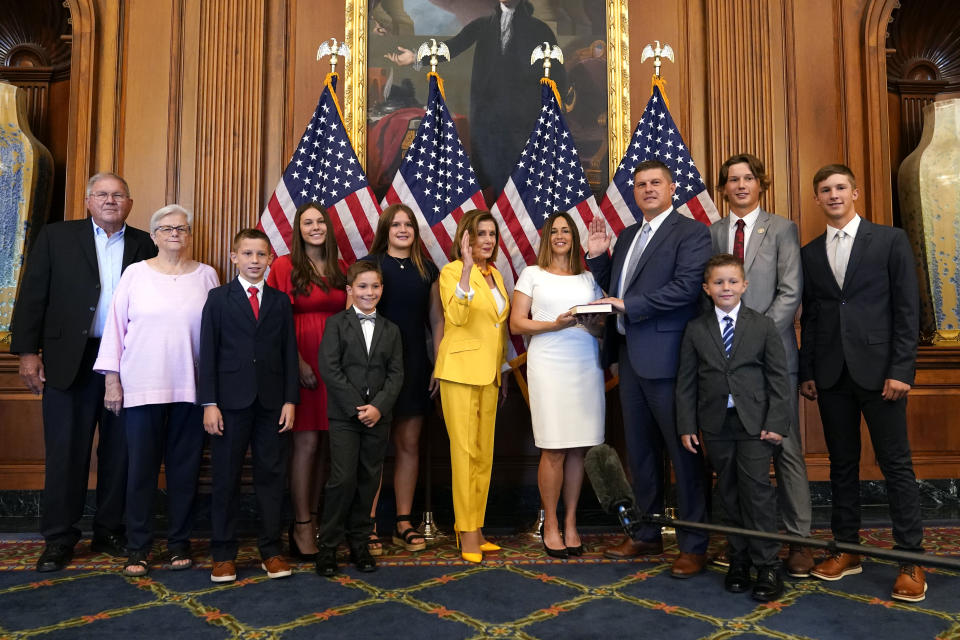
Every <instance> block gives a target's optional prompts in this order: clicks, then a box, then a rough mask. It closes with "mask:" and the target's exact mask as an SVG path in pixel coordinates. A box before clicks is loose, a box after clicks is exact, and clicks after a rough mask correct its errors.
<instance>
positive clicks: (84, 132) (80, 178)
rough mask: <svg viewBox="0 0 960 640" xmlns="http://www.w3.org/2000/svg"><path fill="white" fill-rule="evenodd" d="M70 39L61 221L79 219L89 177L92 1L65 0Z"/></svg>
mask: <svg viewBox="0 0 960 640" xmlns="http://www.w3.org/2000/svg"><path fill="white" fill-rule="evenodd" d="M68 4H69V9H70V22H71V24H72V25H73V40H72V47H71V56H70V69H71V73H70V109H71V111H72V114H71V118H70V122H69V125H68V130H67V178H66V194H65V203H64V214H63V216H64V218H65V219H70V218H77V217H82V215H84V213H81V215H77V212H78V211H80V212H85V209H84V208H83V199H84V189H85V188H86V184H87V178H89V176H90V175H91V172H90V166H91V156H92V148H91V139H92V134H93V93H94V87H93V78H94V76H95V71H96V70H95V64H96V46H97V40H96V13H95V8H94V0H68Z"/></svg>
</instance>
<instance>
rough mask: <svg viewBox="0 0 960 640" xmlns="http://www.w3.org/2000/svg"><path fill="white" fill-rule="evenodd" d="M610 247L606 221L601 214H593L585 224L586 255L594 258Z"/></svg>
mask: <svg viewBox="0 0 960 640" xmlns="http://www.w3.org/2000/svg"><path fill="white" fill-rule="evenodd" d="M609 249H610V235H609V234H608V233H607V222H606V220H604V219H603V218H602V217H601V216H594V217H593V220H591V221H590V224H589V225H588V226H587V257H588V258H596V257H597V256H599V255H600V254H602V253H606V252H607V251H608V250H609Z"/></svg>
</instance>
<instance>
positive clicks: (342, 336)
mask: <svg viewBox="0 0 960 640" xmlns="http://www.w3.org/2000/svg"><path fill="white" fill-rule="evenodd" d="M318 363H319V369H320V376H321V377H322V378H323V383H324V384H325V385H327V415H328V416H329V417H330V418H334V419H337V420H351V419H357V407H359V406H362V405H365V404H372V405H373V406H375V407H376V408H377V409H378V410H379V411H380V415H381V421H386V422H389V421H390V413H391V412H392V410H393V405H394V403H395V402H396V401H397V395H399V393H400V387H401V386H402V385H403V345H402V344H401V342H400V329H398V328H397V325H395V324H394V323H392V322H390V321H389V320H387V319H386V318H384V317H383V316H382V315H381V314H379V313H378V314H377V320H376V322H375V323H374V325H373V340H371V342H370V353H369V354H367V346H366V341H365V340H364V338H363V330H362V329H361V328H360V320H359V319H358V318H357V312H356V311H355V310H354V309H353V308H352V307H351V308H349V309H345V310H344V311H341V312H340V313H338V314H336V315H334V316H332V317H330V319H328V320H327V324H326V326H325V327H324V330H323V340H321V341H320V353H319V359H318Z"/></svg>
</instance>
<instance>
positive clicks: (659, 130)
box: [600, 86, 720, 235]
mask: <svg viewBox="0 0 960 640" xmlns="http://www.w3.org/2000/svg"><path fill="white" fill-rule="evenodd" d="M644 160H659V161H661V162H663V163H664V164H665V165H667V166H668V167H670V169H671V170H673V174H674V178H675V179H676V181H677V191H676V193H675V194H674V195H673V206H674V208H675V209H677V211H679V212H680V213H682V214H683V215H685V216H688V217H690V218H693V219H695V220H699V221H700V222H703V223H704V224H712V223H714V222H716V221H717V220H719V219H720V213H719V212H718V211H717V207H716V205H714V203H713V200H712V199H711V198H710V195H709V194H708V193H707V186H706V185H705V184H704V183H703V179H702V178H701V177H700V172H699V171H697V167H696V165H695V164H694V162H693V158H691V157H690V151H689V149H687V145H686V144H685V143H684V142H683V137H681V135H680V131H679V130H678V129H677V125H676V124H674V122H673V118H672V117H671V116H670V110H669V109H667V105H666V102H665V101H664V99H663V94H662V93H661V92H660V88H659V87H658V86H654V88H653V95H651V96H650V101H649V102H647V108H646V109H644V110H643V115H642V116H641V117H640V122H639V123H637V128H636V129H634V131H633V136H632V137H631V138H630V146H629V147H627V152H626V153H625V154H624V156H623V159H622V160H621V161H620V164H619V166H618V167H617V172H616V173H615V174H614V176H613V180H612V181H611V182H610V186H609V187H607V192H606V194H604V196H603V200H602V201H601V202H600V210H601V211H602V212H603V217H604V218H606V220H607V223H608V224H609V225H610V227H611V228H612V229H613V232H614V233H615V234H616V235H619V234H620V232H621V231H623V230H624V229H625V228H626V227H628V226H630V225H631V224H633V223H635V222H637V221H638V220H640V219H641V218H642V217H643V214H642V213H641V212H640V208H639V207H637V201H636V200H635V199H634V197H633V168H634V167H636V166H637V164H638V163H640V162H642V161H644Z"/></svg>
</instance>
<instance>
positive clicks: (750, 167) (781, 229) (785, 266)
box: [710, 153, 813, 578]
mask: <svg viewBox="0 0 960 640" xmlns="http://www.w3.org/2000/svg"><path fill="white" fill-rule="evenodd" d="M719 174H720V175H719V177H718V179H717V189H718V190H719V191H720V194H721V195H722V197H723V199H724V200H726V201H727V204H728V205H729V206H730V215H728V216H727V217H725V218H723V219H722V220H720V221H719V222H717V223H716V224H714V225H711V227H710V236H711V238H712V241H713V253H715V254H717V253H731V254H733V255H734V256H736V257H738V258H740V259H741V260H743V269H744V271H745V272H746V274H747V275H746V278H747V280H748V281H749V282H750V288H749V290H748V291H747V292H746V293H744V295H743V304H745V305H746V306H748V307H750V308H751V309H753V310H754V311H759V312H760V313H762V314H763V315H765V316H767V317H768V318H771V319H772V320H773V322H774V323H775V324H776V325H777V331H779V332H780V339H781V340H782V342H783V348H784V350H785V351H786V353H787V365H788V366H789V371H790V388H791V389H792V390H793V392H792V394H791V396H790V401H791V403H792V405H793V416H794V418H795V420H794V421H793V424H792V425H791V431H790V433H789V434H787V435H788V436H789V437H788V438H787V439H785V440H784V441H783V446H781V447H780V448H779V450H778V451H777V454H776V457H775V458H774V460H773V468H774V470H775V471H776V474H777V497H778V500H779V503H780V514H781V516H782V518H783V526H784V528H785V529H786V530H787V533H789V534H792V535H795V536H801V537H804V538H806V537H809V536H810V519H811V518H810V483H809V481H808V480H807V465H806V462H805V461H804V459H803V441H802V440H801V438H800V428H799V421H798V420H796V416H797V394H796V389H797V385H798V381H797V369H798V365H799V357H798V350H797V333H796V330H795V329H794V317H795V316H796V313H797V308H798V307H799V306H800V295H801V292H802V290H803V273H802V268H801V266H800V242H799V240H798V237H797V225H795V224H794V223H793V222H792V221H791V220H788V219H786V218H784V217H781V216H778V215H775V214H773V213H770V212H769V211H765V210H764V209H763V208H762V207H761V206H760V196H761V195H762V194H763V192H765V191H766V190H767V189H768V188H770V178H769V176H768V175H767V172H766V169H765V168H764V166H763V162H762V161H761V160H760V158H758V157H756V156H755V155H753V154H750V153H738V154H736V155H732V156H730V157H729V158H727V160H726V161H725V162H724V163H723V164H722V165H721V166H720V172H719ZM714 561H715V562H717V560H716V559H715V560H714ZM718 564H719V563H718ZM812 568H813V555H812V554H811V553H810V548H809V547H801V546H797V545H790V552H789V554H788V555H787V561H786V569H787V573H788V574H789V575H790V576H792V577H794V578H806V577H809V576H810V570H811V569H812Z"/></svg>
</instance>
